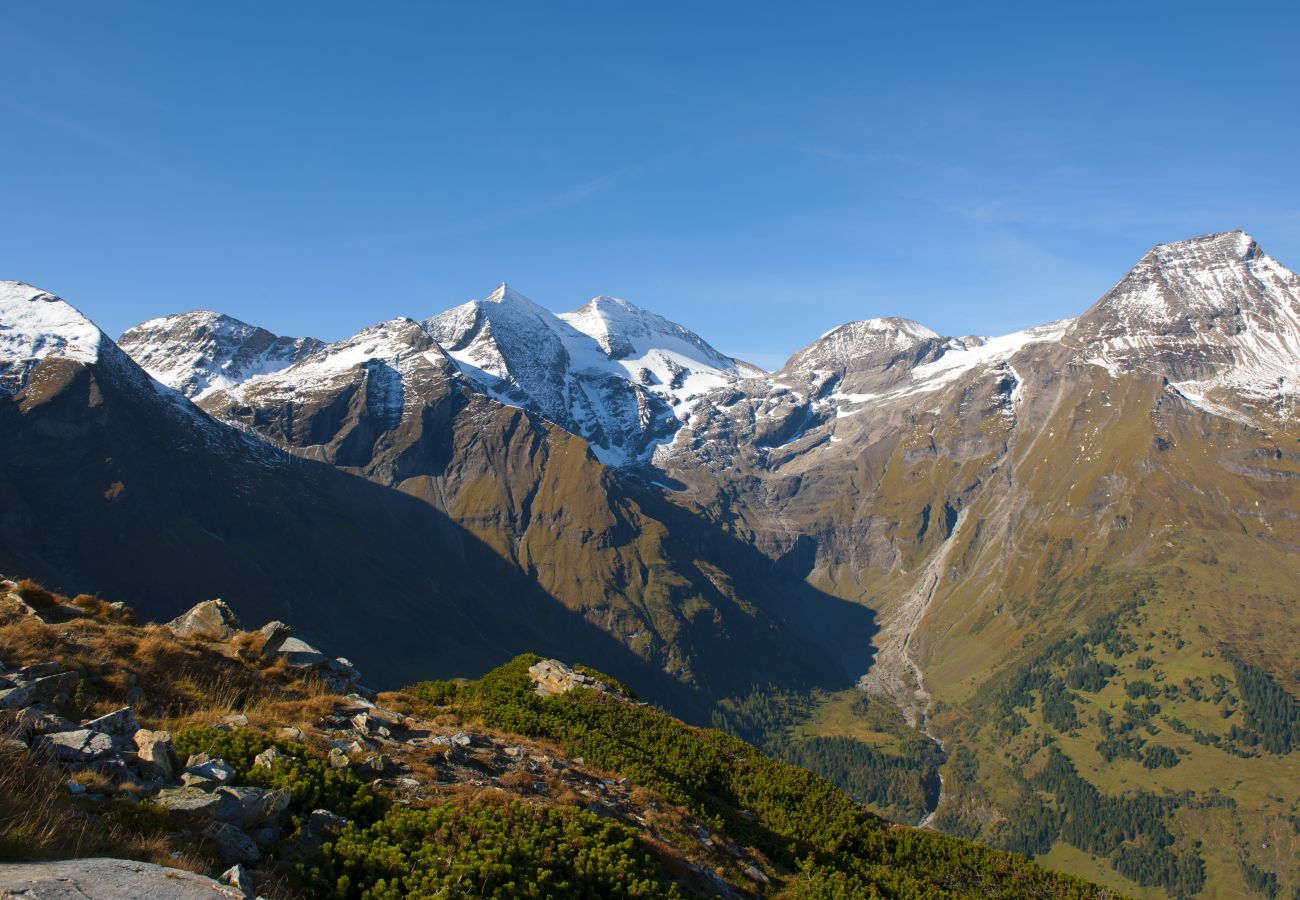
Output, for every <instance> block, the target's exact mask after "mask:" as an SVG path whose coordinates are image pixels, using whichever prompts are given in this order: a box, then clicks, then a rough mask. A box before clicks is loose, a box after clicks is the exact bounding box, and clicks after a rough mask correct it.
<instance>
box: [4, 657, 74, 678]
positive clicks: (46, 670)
mask: <svg viewBox="0 0 1300 900" xmlns="http://www.w3.org/2000/svg"><path fill="white" fill-rule="evenodd" d="M62 670H63V666H61V665H59V663H57V662H54V661H50V662H43V663H33V664H32V665H30V666H23V667H22V668H21V669H19V670H18V671H17V672H16V673H15V674H17V675H19V676H20V677H22V678H25V679H27V680H28V681H35V680H36V679H37V678H44V677H46V676H47V675H57V674H58V673H59V672H60V671H62Z"/></svg>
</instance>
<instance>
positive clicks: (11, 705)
mask: <svg viewBox="0 0 1300 900" xmlns="http://www.w3.org/2000/svg"><path fill="white" fill-rule="evenodd" d="M35 702H36V692H35V691H34V690H33V689H32V686H31V685H30V684H26V683H20V684H18V685H16V686H15V687H11V688H4V689H0V709H22V708H23V707H25V706H31V705H32V704H33V703H35Z"/></svg>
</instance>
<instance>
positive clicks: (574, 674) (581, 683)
mask: <svg viewBox="0 0 1300 900" xmlns="http://www.w3.org/2000/svg"><path fill="white" fill-rule="evenodd" d="M528 677H529V678H531V679H532V681H533V690H534V691H536V692H537V694H538V695H539V696H542V697H553V696H555V695H556V694H563V693H565V692H566V691H572V690H575V689H578V688H583V689H585V690H589V691H600V692H601V693H604V694H610V695H611V696H621V695H620V694H619V693H618V692H617V691H615V690H614V689H613V688H611V687H610V686H609V685H607V684H606V683H605V682H603V681H600V680H598V679H596V678H592V677H591V676H590V675H584V674H583V673H581V672H579V671H577V670H576V669H574V668H573V667H572V666H567V665H565V664H564V663H562V662H560V661H559V660H558V659H544V660H542V661H541V662H539V663H535V664H534V665H532V666H529V668H528Z"/></svg>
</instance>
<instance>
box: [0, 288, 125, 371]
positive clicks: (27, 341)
mask: <svg viewBox="0 0 1300 900" xmlns="http://www.w3.org/2000/svg"><path fill="white" fill-rule="evenodd" d="M103 339H104V335H103V332H101V331H100V330H99V328H98V327H96V325H95V324H94V323H93V322H91V321H90V320H89V319H87V318H86V317H85V316H83V315H82V314H81V313H79V312H78V311H77V310H76V309H74V308H73V307H72V306H71V305H69V304H67V303H65V302H64V301H63V300H61V299H60V298H58V297H56V296H54V295H53V294H51V293H48V292H46V291H42V290H41V289H40V288H35V287H32V286H31V285H30V284H24V283H23V282H21V281H0V387H3V388H4V389H5V390H7V391H10V392H13V391H17V390H20V389H21V388H22V387H23V385H24V384H25V383H26V381H27V376H28V374H29V373H30V372H31V369H32V367H33V366H34V365H35V364H36V363H37V362H38V361H39V360H41V359H44V358H45V357H47V356H62V357H66V358H68V359H73V360H77V361H78V362H86V363H93V362H95V361H96V360H98V359H99V351H100V342H101V340H103Z"/></svg>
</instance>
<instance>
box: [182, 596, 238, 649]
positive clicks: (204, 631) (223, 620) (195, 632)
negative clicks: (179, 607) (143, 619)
mask: <svg viewBox="0 0 1300 900" xmlns="http://www.w3.org/2000/svg"><path fill="white" fill-rule="evenodd" d="M163 627H164V628H166V629H167V630H168V631H170V632H172V634H174V635H176V636H177V637H185V638H207V639H209V640H214V641H225V640H229V639H230V638H231V637H232V636H233V635H234V633H235V632H236V631H238V630H239V619H238V618H237V617H236V616H235V611H234V610H232V609H231V608H230V606H229V605H228V604H227V603H226V601H224V600H221V599H217V600H205V601H204V602H202V603H200V604H198V605H197V606H193V607H191V608H190V609H189V610H188V611H186V612H184V613H182V614H181V615H179V616H177V617H176V618H174V619H172V620H171V621H170V622H168V623H167V624H166V625H164V626H163Z"/></svg>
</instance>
